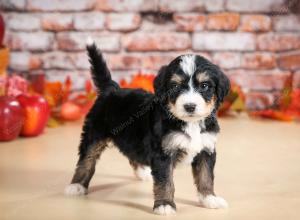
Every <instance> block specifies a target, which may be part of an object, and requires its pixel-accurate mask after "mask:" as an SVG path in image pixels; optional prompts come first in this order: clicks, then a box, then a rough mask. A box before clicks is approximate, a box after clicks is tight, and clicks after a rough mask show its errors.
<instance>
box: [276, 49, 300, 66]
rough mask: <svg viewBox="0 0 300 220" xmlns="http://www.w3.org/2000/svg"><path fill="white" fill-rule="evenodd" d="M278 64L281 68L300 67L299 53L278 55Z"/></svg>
mask: <svg viewBox="0 0 300 220" xmlns="http://www.w3.org/2000/svg"><path fill="white" fill-rule="evenodd" d="M277 61H278V66H279V67H280V68H281V69H288V70H297V69H300V53H299V52H298V53H291V54H283V55H280V56H279V57H278V60H277Z"/></svg>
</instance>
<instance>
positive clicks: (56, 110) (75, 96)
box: [31, 76, 96, 127]
mask: <svg viewBox="0 0 300 220" xmlns="http://www.w3.org/2000/svg"><path fill="white" fill-rule="evenodd" d="M31 90H32V91H35V92H37V93H40V94H42V95H43V96H44V97H45V99H46V100H47V101H48V103H49V106H50V108H51V117H50V120H49V121H48V126H50V127H55V126H57V125H59V124H60V123H62V122H63V121H75V120H78V119H80V118H82V117H83V116H84V115H85V114H87V113H88V111H89V109H90V108H91V107H92V105H93V103H94V100H95V98H96V92H95V91H94V90H93V89H92V83H91V81H90V80H87V81H86V83H85V90H84V91H82V92H72V80H71V78H70V77H69V76H68V77H67V78H66V80H65V82H64V83H61V82H47V81H46V80H45V77H44V76H37V77H36V78H35V79H34V80H33V82H32V84H31Z"/></svg>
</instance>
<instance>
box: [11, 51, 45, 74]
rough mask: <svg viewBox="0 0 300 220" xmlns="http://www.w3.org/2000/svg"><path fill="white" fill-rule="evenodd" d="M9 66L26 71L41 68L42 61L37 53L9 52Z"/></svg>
mask: <svg viewBox="0 0 300 220" xmlns="http://www.w3.org/2000/svg"><path fill="white" fill-rule="evenodd" d="M9 66H10V68H11V69H13V70H17V71H28V70H34V69H39V68H41V66H42V61H41V59H40V57H39V56H38V55H33V54H30V53H28V52H11V53H10V63H9Z"/></svg>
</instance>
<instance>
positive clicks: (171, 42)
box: [123, 32, 191, 51]
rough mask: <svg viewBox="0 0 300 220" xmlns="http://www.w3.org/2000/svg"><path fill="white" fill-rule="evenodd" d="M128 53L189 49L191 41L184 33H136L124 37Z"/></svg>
mask: <svg viewBox="0 0 300 220" xmlns="http://www.w3.org/2000/svg"><path fill="white" fill-rule="evenodd" d="M123 43H124V47H125V48H126V49H127V50H128V51H172V50H174V51H176V50H185V49H188V48H190V46H191V39H190V37H189V35H188V34H186V33H170V32H168V33H138V34H129V35H127V36H125V37H124V40H123Z"/></svg>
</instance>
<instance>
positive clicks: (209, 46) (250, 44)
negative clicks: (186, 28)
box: [193, 32, 255, 51]
mask: <svg viewBox="0 0 300 220" xmlns="http://www.w3.org/2000/svg"><path fill="white" fill-rule="evenodd" d="M193 49H194V50H204V51H206V50H207V51H224V50H236V51H253V50H255V35H253V34H250V33H219V32H214V33H195V34H194V35H193Z"/></svg>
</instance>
